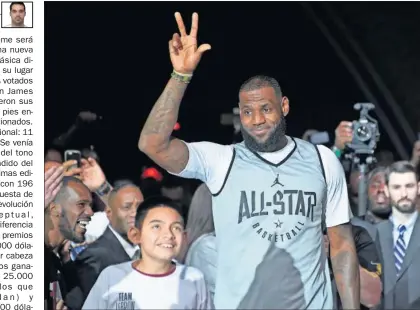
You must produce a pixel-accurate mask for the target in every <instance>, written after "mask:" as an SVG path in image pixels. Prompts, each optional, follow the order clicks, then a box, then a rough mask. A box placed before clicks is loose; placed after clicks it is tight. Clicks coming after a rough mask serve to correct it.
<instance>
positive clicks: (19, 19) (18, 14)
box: [10, 4, 26, 25]
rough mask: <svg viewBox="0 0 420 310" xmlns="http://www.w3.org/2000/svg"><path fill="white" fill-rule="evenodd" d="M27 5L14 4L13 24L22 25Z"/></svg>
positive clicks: (11, 11) (12, 9) (11, 12)
mask: <svg viewBox="0 0 420 310" xmlns="http://www.w3.org/2000/svg"><path fill="white" fill-rule="evenodd" d="M25 15H26V12H25V7H24V6H23V5H21V4H13V5H12V8H11V9H10V17H11V18H12V24H13V25H22V24H23V22H24V20H25Z"/></svg>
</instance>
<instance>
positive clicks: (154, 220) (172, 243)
mask: <svg viewBox="0 0 420 310" xmlns="http://www.w3.org/2000/svg"><path fill="white" fill-rule="evenodd" d="M184 238H185V232H184V221H183V219H182V217H181V215H180V214H179V213H178V212H177V211H176V210H174V209H173V208H169V207H165V206H162V207H156V208H153V209H151V210H149V211H148V213H147V215H146V217H145V218H144V221H143V224H142V226H141V227H140V230H139V233H138V234H136V238H135V239H136V240H133V241H136V242H135V243H136V244H139V245H140V247H141V254H142V258H150V259H152V260H157V261H162V262H166V261H171V260H172V259H173V258H175V257H176V256H177V255H178V254H179V252H180V249H181V245H182V244H183V241H184Z"/></svg>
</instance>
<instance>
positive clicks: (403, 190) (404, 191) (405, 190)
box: [401, 187, 407, 198]
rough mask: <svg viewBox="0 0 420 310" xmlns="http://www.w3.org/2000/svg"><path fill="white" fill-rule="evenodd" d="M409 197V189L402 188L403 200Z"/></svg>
mask: <svg viewBox="0 0 420 310" xmlns="http://www.w3.org/2000/svg"><path fill="white" fill-rule="evenodd" d="M406 197H407V189H406V188H405V187H402V188H401V198H406Z"/></svg>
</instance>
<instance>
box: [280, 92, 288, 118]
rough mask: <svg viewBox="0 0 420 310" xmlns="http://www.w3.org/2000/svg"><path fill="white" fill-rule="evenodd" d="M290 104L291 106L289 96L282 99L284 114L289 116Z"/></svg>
mask: <svg viewBox="0 0 420 310" xmlns="http://www.w3.org/2000/svg"><path fill="white" fill-rule="evenodd" d="M289 110H290V106H289V98H287V97H286V96H284V97H283V98H282V100H281V111H282V113H283V115H284V116H287V114H289Z"/></svg>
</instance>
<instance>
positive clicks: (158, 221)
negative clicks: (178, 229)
mask: <svg viewBox="0 0 420 310" xmlns="http://www.w3.org/2000/svg"><path fill="white" fill-rule="evenodd" d="M153 223H165V222H164V221H162V220H151V221H150V222H149V224H153ZM173 224H179V225H183V224H182V222H180V221H175V222H172V223H171V225H173Z"/></svg>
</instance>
